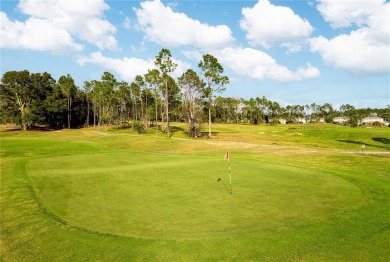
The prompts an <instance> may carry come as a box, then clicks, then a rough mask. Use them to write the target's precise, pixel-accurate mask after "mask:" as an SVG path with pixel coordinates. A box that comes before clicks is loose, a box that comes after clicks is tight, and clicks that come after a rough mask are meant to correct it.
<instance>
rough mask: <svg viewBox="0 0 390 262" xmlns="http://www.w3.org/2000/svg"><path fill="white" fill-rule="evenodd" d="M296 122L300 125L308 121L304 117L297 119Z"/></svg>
mask: <svg viewBox="0 0 390 262" xmlns="http://www.w3.org/2000/svg"><path fill="white" fill-rule="evenodd" d="M295 121H296V122H297V123H300V124H306V119H305V118H304V117H297V118H295Z"/></svg>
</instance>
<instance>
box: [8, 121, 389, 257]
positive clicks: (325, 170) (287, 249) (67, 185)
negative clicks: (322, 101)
mask: <svg viewBox="0 0 390 262" xmlns="http://www.w3.org/2000/svg"><path fill="white" fill-rule="evenodd" d="M175 126H177V129H176V130H179V131H176V132H173V139H167V138H163V137H161V136H160V135H159V134H158V133H153V134H146V135H141V136H140V135H136V134H134V133H133V132H131V131H130V132H129V131H119V130H110V131H104V133H102V132H97V130H94V129H81V130H70V131H68V130H64V131H50V132H39V131H28V132H21V131H9V130H6V129H2V130H1V132H0V135H1V200H0V201H1V202H0V203H1V256H2V259H3V260H4V261H54V260H55V261H58V260H66V261H129V260H130V261H132V260H136V261H140V260H141V261H202V260H203V261H204V260H207V261H229V260H232V261H350V260H353V261H388V260H389V259H390V251H389V249H388V246H389V245H390V175H389V174H390V165H389V162H390V161H389V160H390V158H389V155H387V154H370V155H362V154H356V152H355V151H356V149H357V148H359V146H360V144H359V143H365V144H367V147H366V150H368V152H370V153H375V152H379V153H383V152H385V153H386V152H389V148H388V147H389V141H390V129H383V128H382V129H380V128H378V129H365V128H356V129H353V128H343V127H336V126H330V125H320V126H315V127H316V128H314V126H312V125H304V126H303V125H302V126H296V127H297V128H298V127H299V128H302V127H305V128H306V129H289V127H291V126H276V127H271V126H242V125H241V126H240V125H215V126H213V132H216V135H215V136H214V137H213V138H212V139H211V140H207V139H198V140H197V139H190V140H188V139H185V140H183V139H175V137H180V138H183V137H184V134H183V133H181V131H180V130H181V128H182V127H183V125H181V124H176V125H175ZM317 127H318V128H317ZM296 133H300V134H299V135H297V134H296ZM355 142H356V143H355ZM226 150H229V151H230V152H231V170H232V177H233V194H232V195H230V193H229V176H228V172H227V171H228V162H227V161H224V160H223V156H224V154H225V152H226ZM218 178H222V182H217V179H218Z"/></svg>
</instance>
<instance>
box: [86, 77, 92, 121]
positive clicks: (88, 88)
mask: <svg viewBox="0 0 390 262" xmlns="http://www.w3.org/2000/svg"><path fill="white" fill-rule="evenodd" d="M92 87H93V82H92V81H84V91H85V102H86V103H87V119H86V120H85V124H86V125H87V126H89V111H90V110H89V104H90V101H89V100H90V94H91V91H92Z"/></svg>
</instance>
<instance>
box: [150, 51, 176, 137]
mask: <svg viewBox="0 0 390 262" xmlns="http://www.w3.org/2000/svg"><path fill="white" fill-rule="evenodd" d="M154 64H155V65H156V66H157V67H158V68H159V69H160V72H161V79H162V82H163V86H164V87H165V95H164V105H165V117H166V130H167V133H168V137H170V128H169V100H168V99H169V93H168V91H169V78H170V73H172V72H174V71H175V70H176V68H177V64H175V63H174V62H173V61H172V55H171V51H169V50H168V49H162V50H161V51H160V53H159V54H158V55H157V56H156V60H155V61H154Z"/></svg>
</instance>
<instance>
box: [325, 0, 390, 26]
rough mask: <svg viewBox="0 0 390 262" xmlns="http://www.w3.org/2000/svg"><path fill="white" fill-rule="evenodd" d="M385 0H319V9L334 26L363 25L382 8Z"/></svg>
mask: <svg viewBox="0 0 390 262" xmlns="http://www.w3.org/2000/svg"><path fill="white" fill-rule="evenodd" d="M384 2H385V1H383V0H362V1H334V0H319V1H318V5H317V9H318V11H320V13H321V15H322V16H323V17H324V19H325V21H327V22H329V23H330V24H331V26H332V27H333V28H341V27H349V26H351V25H353V24H356V25H357V26H362V25H363V24H365V23H366V21H367V19H368V18H369V17H370V16H371V15H372V14H373V13H375V12H376V10H378V9H380V8H381V7H382V5H383V3H384Z"/></svg>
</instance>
